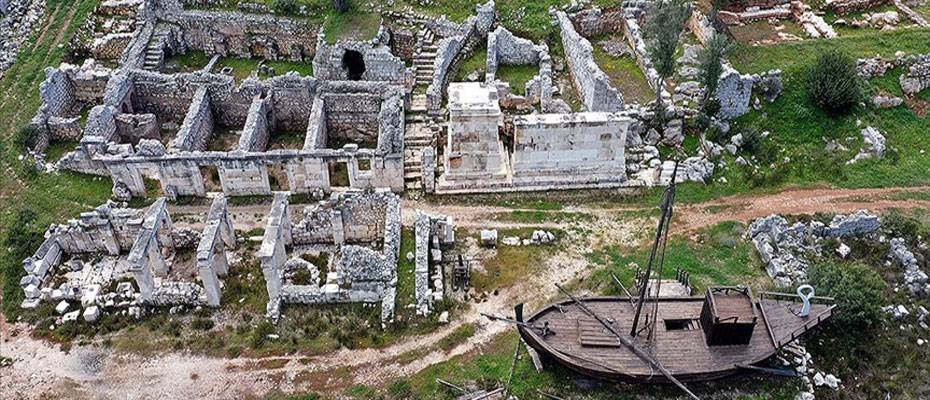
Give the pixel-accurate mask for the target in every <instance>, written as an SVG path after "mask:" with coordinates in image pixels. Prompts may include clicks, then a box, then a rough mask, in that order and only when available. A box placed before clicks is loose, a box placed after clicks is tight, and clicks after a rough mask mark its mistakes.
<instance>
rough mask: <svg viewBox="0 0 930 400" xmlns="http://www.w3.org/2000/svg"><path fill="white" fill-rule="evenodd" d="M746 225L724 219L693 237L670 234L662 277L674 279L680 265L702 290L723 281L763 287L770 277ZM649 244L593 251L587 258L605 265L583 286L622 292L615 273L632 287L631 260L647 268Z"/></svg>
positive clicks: (721, 283) (730, 283) (727, 283)
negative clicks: (748, 238) (745, 237)
mask: <svg viewBox="0 0 930 400" xmlns="http://www.w3.org/2000/svg"><path fill="white" fill-rule="evenodd" d="M744 229H745V227H744V226H743V225H741V224H739V223H736V222H725V223H722V224H720V225H716V226H714V227H712V228H709V229H705V230H704V231H702V232H700V234H698V236H697V238H696V239H695V240H693V241H692V239H690V238H682V237H673V238H671V239H670V240H669V243H668V247H667V249H666V255H665V267H664V270H663V274H662V277H663V278H665V279H674V277H675V271H676V269H677V268H681V269H682V270H684V271H687V272H688V273H690V274H691V283H692V285H694V286H695V289H697V290H698V291H699V292H700V291H703V290H704V289H706V288H708V287H710V286H720V285H724V286H732V285H738V284H747V285H749V284H757V287H764V286H765V283H767V278H765V277H764V276H763V275H764V272H763V271H762V268H761V264H758V262H757V261H756V260H754V258H753V256H752V255H753V254H755V250H754V249H753V248H752V246H751V245H750V243H749V242H748V241H745V240H743V239H742V238H741V236H742V234H743V230H744ZM650 246H651V243H646V244H644V245H643V246H642V247H640V248H636V249H626V248H620V247H616V246H609V247H607V248H605V249H602V250H597V251H594V252H592V253H590V254H589V255H588V259H589V260H590V261H591V262H592V263H594V264H595V265H599V266H603V267H605V268H603V269H599V270H598V271H597V272H595V273H594V275H593V276H592V277H591V278H590V279H587V280H585V282H584V283H583V285H584V287H585V288H587V289H590V290H593V291H594V292H596V293H605V294H613V295H618V294H621V292H622V290H621V289H620V288H619V287H618V285H617V284H616V283H615V282H614V281H613V278H612V277H611V274H612V273H613V274H616V275H617V277H619V278H620V280H621V282H623V284H624V285H626V286H627V288H630V287H632V285H633V280H634V277H635V269H634V268H633V267H632V264H635V265H638V266H639V267H640V268H641V269H642V270H643V271H645V270H646V267H647V265H648V264H649V252H650Z"/></svg>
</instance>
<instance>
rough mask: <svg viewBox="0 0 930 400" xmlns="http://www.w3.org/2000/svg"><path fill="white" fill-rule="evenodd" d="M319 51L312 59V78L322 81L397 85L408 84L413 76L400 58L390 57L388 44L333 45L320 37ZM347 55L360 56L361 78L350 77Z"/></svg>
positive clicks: (352, 43) (340, 43)
mask: <svg viewBox="0 0 930 400" xmlns="http://www.w3.org/2000/svg"><path fill="white" fill-rule="evenodd" d="M316 48H317V51H316V55H315V56H314V57H313V75H314V76H315V77H317V79H321V80H335V81H344V80H363V81H387V82H392V83H395V84H402V85H403V84H406V83H407V81H408V78H411V77H412V73H411V72H409V71H407V67H406V65H405V63H404V60H402V59H401V58H400V57H397V56H395V55H394V54H391V48H390V47H389V46H388V45H387V43H380V42H377V41H374V40H373V41H371V42H339V43H337V44H334V45H330V44H328V43H327V42H326V38H325V37H324V35H323V34H322V33H321V34H320V35H319V37H318V38H317V45H316ZM347 52H350V53H351V52H354V53H357V54H358V55H360V56H361V61H362V62H363V64H362V65H361V68H362V70H363V72H362V73H361V74H360V76H358V77H350V69H349V68H348V67H349V66H348V65H347V64H346V60H347V58H349V57H350V56H349V55H347V54H346V53H347Z"/></svg>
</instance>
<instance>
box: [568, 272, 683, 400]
mask: <svg viewBox="0 0 930 400" xmlns="http://www.w3.org/2000/svg"><path fill="white" fill-rule="evenodd" d="M555 286H556V287H557V288H559V291H561V292H562V293H564V294H565V295H566V296H568V297H569V298H570V299H572V301H574V302H575V303H576V304H578V307H580V308H581V310H582V311H584V313H585V314H588V316H590V317H591V318H594V319H595V320H597V322H599V323H600V324H601V325H603V326H604V328H606V329H607V330H608V331H609V332H610V333H611V334H613V335H614V336H616V337H617V340H618V341H620V343H621V344H623V345H624V346H626V347H627V348H629V349H630V351H632V352H633V354H635V355H636V356H637V357H639V358H640V359H642V360H643V361H645V362H646V363H647V364H649V365H650V366H651V367H653V368H655V369H657V370H659V372H660V373H662V375H663V376H665V378H666V379H668V380H669V382H671V383H673V384H675V386H678V388H679V389H681V390H682V391H683V392H685V393H687V394H688V396H689V397H691V398H692V399H694V400H701V398H700V397H698V396H697V395H696V394H694V392H692V391H691V390H690V389H688V387H687V386H685V384H684V383H681V381H679V380H678V378H675V376H674V375H672V372H671V371H669V370H668V369H666V368H665V367H663V366H662V364H660V363H659V362H658V361H656V360H655V359H654V358H652V357H651V356H650V355H649V354H646V352H644V351H643V350H641V349H640V348H639V347H637V346H636V345H635V344H633V342H631V341H629V340H627V339H626V338H625V337H623V335H621V334H620V332H617V329H616V328H614V327H613V325H611V324H609V323H607V321H605V320H603V319H602V318H601V317H600V316H599V315H597V314H595V313H594V311H592V310H591V309H590V308H588V306H587V305H585V304H584V303H583V302H582V301H581V300H578V298H576V297H575V296H573V295H572V294H571V293H568V291H566V290H565V289H564V288H562V286H561V285H559V284H558V283H557V284H555Z"/></svg>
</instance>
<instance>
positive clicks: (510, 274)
mask: <svg viewBox="0 0 930 400" xmlns="http://www.w3.org/2000/svg"><path fill="white" fill-rule="evenodd" d="M534 230H535V229H532V228H521V229H499V230H498V232H497V234H498V238H499V239H503V238H505V237H507V236H518V237H520V238H521V239H528V238H530V236H531V235H532V234H533V231H534ZM551 231H552V232H553V233H554V234H555V236H556V238H557V240H558V238H560V237H562V233H561V232H559V231H555V230H551ZM456 236H457V237H464V234H459V233H458V232H457V233H456ZM559 246H560V244H558V243H556V244H550V245H532V246H504V245H500V244H499V245H498V246H497V254H496V256H494V257H492V258H489V259H484V260H481V264H482V266H483V268H484V271H476V270H474V269H473V270H472V274H471V285H472V288H474V290H475V291H476V292H478V293H481V292H492V291H494V290H495V289H498V288H503V287H509V286H512V285H513V284H515V283H516V282H518V281H519V280H521V279H524V278H525V277H526V276H529V275H532V274H534V273H536V272H538V271H539V270H540V269H541V268H546V266H545V265H543V261H544V260H545V259H546V258H547V257H549V256H550V255H551V254H552V253H553V252H555V251H558V249H559Z"/></svg>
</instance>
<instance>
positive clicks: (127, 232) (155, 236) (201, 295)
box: [20, 196, 235, 322]
mask: <svg viewBox="0 0 930 400" xmlns="http://www.w3.org/2000/svg"><path fill="white" fill-rule="evenodd" d="M224 218H225V222H226V223H230V224H231V220H230V219H229V218H228V215H227V214H226V208H225V199H223V198H222V196H220V197H219V198H218V200H215V201H214V205H213V206H212V207H211V210H210V213H209V216H208V221H207V225H208V226H213V225H216V226H217V227H218V228H220V229H219V230H217V236H216V237H221V239H222V241H221V244H220V246H222V245H230V246H232V245H234V244H235V236H234V235H235V233H234V231H233V230H232V226H231V225H228V226H225V227H223V226H222V225H221V224H222V222H223V221H224ZM182 233H183V232H181V231H180V230H175V229H174V227H173V224H172V221H171V217H170V215H169V214H168V211H167V207H166V202H165V199H164V198H160V199H157V200H156V201H155V202H154V203H153V204H152V205H151V206H149V207H147V208H146V209H144V210H143V209H131V208H125V207H120V206H117V204H116V203H114V202H107V203H106V204H103V205H101V206H99V207H97V208H96V209H94V210H93V211H90V212H85V213H81V215H80V216H79V217H78V218H77V219H75V220H71V221H69V222H68V223H67V224H62V225H56V224H53V225H52V226H51V227H50V228H49V230H48V231H47V232H46V235H45V236H46V239H45V241H44V242H43V243H42V244H41V245H40V246H39V248H38V249H37V250H36V252H35V254H34V255H33V256H31V257H29V258H27V259H26V260H24V261H23V267H24V269H25V270H26V273H27V275H26V276H25V277H24V278H23V279H22V281H21V282H20V284H21V287H23V290H24V292H25V294H26V301H24V302H23V304H22V306H23V307H26V308H34V307H36V306H38V305H39V303H40V302H42V301H48V300H52V301H60V300H63V299H64V300H71V301H77V300H80V304H81V306H83V307H84V308H85V312H84V316H85V319H87V320H88V321H89V322H93V321H94V320H95V319H96V317H97V316H98V315H99V312H101V311H103V312H107V311H110V312H112V311H114V310H115V309H120V308H122V309H125V308H129V309H130V311H131V309H132V308H133V307H139V306H141V305H152V306H167V305H179V304H180V305H187V306H198V305H201V304H205V302H207V301H208V300H210V299H212V300H215V304H214V305H218V304H219V297H220V293H219V290H220V288H219V282H218V281H215V282H213V285H212V286H210V287H209V288H208V289H212V290H213V292H212V294H210V293H209V290H208V293H207V294H206V295H205V291H204V288H202V287H201V286H199V285H198V284H196V283H194V282H188V281H174V280H169V279H168V273H169V271H170V264H169V263H168V262H167V258H166V257H171V256H172V254H173V253H174V249H175V246H176V245H177V242H176V241H175V240H176V239H175V238H176V237H182V236H184V235H187V233H183V235H182ZM192 239H193V240H197V239H198V238H197V234H196V232H194V236H193V238H192ZM180 245H182V246H183V245H185V244H183V243H182V244H180ZM216 248H217V247H213V250H215V249H216ZM214 253H216V251H214ZM79 255H85V256H84V257H81V258H73V259H71V260H65V258H66V257H69V256H79ZM86 255H89V256H90V257H87V256H86ZM222 257H223V258H222V261H223V262H225V254H223V255H222ZM87 260H90V261H87ZM218 261H219V259H218V258H212V259H211V264H210V265H205V266H204V267H205V268H208V269H212V268H214V267H218V266H220V263H219V262H218ZM220 274H221V275H222V274H225V270H223V271H220ZM53 276H54V278H53ZM156 276H160V278H159V279H156ZM125 278H134V279H135V281H136V285H137V286H138V288H139V294H138V297H136V296H135V295H134V294H133V293H132V292H133V289H132V286H131V285H128V283H121V284H120V285H117V286H116V287H117V289H116V291H115V292H113V291H112V289H110V288H111V287H113V285H114V284H115V283H116V282H118V281H119V280H122V279H125ZM205 282H207V284H208V285H211V282H208V281H205ZM53 284H54V285H57V288H56V287H52V285H53ZM117 292H119V293H117ZM211 296H213V297H211ZM120 299H127V300H125V301H121V302H119V303H118V304H117V302H116V301H117V300H120ZM210 304H213V303H212V302H211V303H210ZM65 305H66V306H68V304H67V303H65ZM59 307H61V305H60V304H59ZM65 309H67V307H65ZM137 311H138V310H137ZM60 312H63V311H60ZM78 314H79V312H78ZM78 314H75V315H78Z"/></svg>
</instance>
